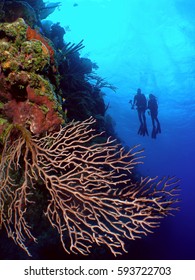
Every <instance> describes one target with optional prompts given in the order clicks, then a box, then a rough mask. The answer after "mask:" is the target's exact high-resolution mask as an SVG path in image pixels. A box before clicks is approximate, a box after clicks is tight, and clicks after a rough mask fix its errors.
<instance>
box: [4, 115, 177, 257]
mask: <svg viewBox="0 0 195 280" xmlns="http://www.w3.org/2000/svg"><path fill="white" fill-rule="evenodd" d="M93 122H94V120H93V119H88V120H86V121H84V122H76V123H74V122H72V123H70V124H68V125H67V126H66V127H64V128H62V129H61V130H60V131H58V132H55V133H51V134H48V135H46V136H44V137H41V138H40V137H37V136H31V135H30V133H29V131H26V129H24V128H23V127H20V126H18V125H17V126H16V125H15V126H13V127H12V129H10V131H9V133H8V134H7V137H6V139H5V145H4V149H3V152H2V159H1V164H0V170H1V173H0V177H1V188H0V204H1V224H3V225H4V226H5V228H6V230H7V233H8V235H9V236H10V237H12V238H13V239H14V241H15V242H16V243H17V244H18V245H19V246H20V247H21V248H23V249H24V250H25V251H26V252H27V253H28V254H30V253H29V251H28V248H27V247H26V246H25V241H26V238H31V239H32V238H33V239H34V240H35V238H34V237H33V235H32V233H31V231H30V226H29V225H28V224H27V222H26V216H27V215H28V205H29V204H30V203H33V201H32V199H31V196H32V193H33V192H34V191H36V183H37V181H38V180H42V182H43V183H44V185H45V188H47V190H48V191H49V194H50V199H49V201H48V207H47V210H46V213H45V214H46V216H47V217H48V219H49V221H50V223H51V225H52V226H54V227H55V228H57V230H58V232H59V234H60V239H61V242H62V245H63V247H64V249H65V251H66V252H73V253H77V252H79V253H82V254H88V253H90V248H91V246H92V244H93V243H96V244H98V245H101V244H104V245H107V246H108V247H109V249H110V250H111V252H112V253H113V254H114V255H116V254H119V253H120V252H121V250H124V251H125V243H124V240H125V239H135V238H140V237H141V236H142V235H144V234H147V232H151V231H152V229H153V228H154V227H156V226H158V224H159V219H160V218H161V217H163V216H166V215H167V214H169V213H171V212H172V210H175V208H174V206H172V203H173V202H175V198H174V196H175V195H177V188H176V186H177V181H175V180H173V179H171V178H168V179H164V180H160V181H157V180H156V178H153V179H152V178H149V177H148V178H142V179H141V181H140V182H136V183H135V182H133V181H132V180H131V177H130V174H131V171H132V169H133V168H134V166H135V165H136V164H137V163H138V162H139V157H137V156H138V155H139V153H140V152H139V151H134V152H133V149H132V150H131V151H130V152H129V153H125V152H124V149H123V148H122V147H120V146H118V145H117V144H114V143H113V141H112V140H111V139H108V140H107V142H106V143H102V144H95V143H94V144H92V141H93V140H94V137H96V136H97V135H93V134H92V129H90V125H92V123H93ZM12 139H14V141H13V140H12ZM16 174H22V177H20V180H18V179H17V178H16Z"/></svg>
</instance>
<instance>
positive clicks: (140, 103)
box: [129, 88, 148, 136]
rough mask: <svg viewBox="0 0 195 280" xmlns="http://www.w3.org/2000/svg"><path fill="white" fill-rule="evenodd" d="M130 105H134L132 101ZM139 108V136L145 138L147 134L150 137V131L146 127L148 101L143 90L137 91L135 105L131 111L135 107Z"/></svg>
mask: <svg viewBox="0 0 195 280" xmlns="http://www.w3.org/2000/svg"><path fill="white" fill-rule="evenodd" d="M129 103H131V104H132V101H131V100H130V101H129ZM135 105H136V106H137V112H138V118H139V121H140V127H139V130H138V134H140V135H142V136H145V134H147V135H148V129H147V125H146V116H145V112H146V109H147V101H146V97H145V95H144V94H143V93H142V92H141V89H140V88H138V89H137V94H136V95H135V96H134V100H133V104H132V107H131V109H134V106H135Z"/></svg>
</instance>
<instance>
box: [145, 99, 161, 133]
mask: <svg viewBox="0 0 195 280" xmlns="http://www.w3.org/2000/svg"><path fill="white" fill-rule="evenodd" d="M148 109H149V110H150V111H149V114H150V116H151V119H152V126H153V129H152V138H156V134H157V133H161V127H160V122H159V120H158V103H157V100H156V97H155V96H154V95H153V94H150V95H149V100H148Z"/></svg>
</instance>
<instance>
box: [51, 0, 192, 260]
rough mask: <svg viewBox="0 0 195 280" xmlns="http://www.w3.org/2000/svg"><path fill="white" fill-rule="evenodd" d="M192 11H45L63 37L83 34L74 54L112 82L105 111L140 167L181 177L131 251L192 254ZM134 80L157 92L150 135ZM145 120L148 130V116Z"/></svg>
mask: <svg viewBox="0 0 195 280" xmlns="http://www.w3.org/2000/svg"><path fill="white" fill-rule="evenodd" d="M52 2H55V1H52ZM56 2H57V1H56ZM194 12H195V2H194V1H193V0H158V1H156V0H120V1H118V0H79V1H72V0H66V1H62V3H61V6H60V9H59V10H56V11H55V12H54V13H53V14H51V15H50V16H49V17H48V18H47V19H49V20H52V21H53V22H60V25H61V26H62V27H65V29H66V31H67V32H66V34H65V36H64V40H65V41H66V42H69V41H70V42H72V43H78V42H80V41H81V40H82V39H84V45H85V48H84V49H83V50H81V51H80V53H81V56H82V57H88V58H90V59H91V60H92V61H94V62H96V63H97V65H98V66H99V69H98V70H97V73H98V75H100V76H101V77H103V78H106V79H107V81H108V82H109V83H111V84H113V85H114V86H116V87H117V91H116V93H115V92H113V91H111V90H110V89H106V88H105V89H104V90H103V91H104V93H105V102H106V104H107V103H109V109H108V114H110V115H111V116H112V119H113V122H114V123H115V130H116V132H117V134H118V136H119V137H120V139H121V141H122V144H123V145H124V146H129V147H132V146H134V145H136V144H140V145H141V147H142V148H144V150H145V151H144V155H145V156H146V157H145V160H144V164H143V165H140V167H139V170H140V172H142V174H143V175H148V176H156V175H158V176H159V177H162V176H164V175H170V176H173V175H175V176H176V177H178V178H181V203H180V208H181V210H180V212H178V213H176V214H175V216H174V217H169V218H165V219H164V221H162V224H161V227H160V228H159V229H157V230H155V232H154V234H153V235H151V236H148V237H147V238H145V239H144V240H142V241H139V242H136V243H135V244H130V245H129V246H130V248H132V250H131V253H130V257H131V258H143V259H144V258H159V259H161V258H166V259H195V171H194V166H195V17H194ZM137 88H141V89H142V92H143V93H144V94H145V95H146V97H147V98H148V96H149V94H150V93H151V92H152V93H154V95H156V97H157V99H158V103H159V120H160V123H161V127H162V133H161V134H160V135H157V138H156V139H152V138H151V136H150V135H149V136H145V137H143V136H140V135H138V134H137V130H138V128H139V121H138V116H137V112H136V110H131V106H130V104H129V100H130V99H133V97H134V95H135V93H136V91H137ZM147 124H148V130H149V133H150V134H151V130H152V126H151V119H150V116H147Z"/></svg>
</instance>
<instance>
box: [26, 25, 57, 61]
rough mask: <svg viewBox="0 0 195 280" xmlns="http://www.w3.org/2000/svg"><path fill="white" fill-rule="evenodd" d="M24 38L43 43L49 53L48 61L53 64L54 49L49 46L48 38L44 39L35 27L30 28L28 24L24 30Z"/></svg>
mask: <svg viewBox="0 0 195 280" xmlns="http://www.w3.org/2000/svg"><path fill="white" fill-rule="evenodd" d="M26 38H27V39H28V40H33V39H34V40H39V41H41V42H42V43H43V45H44V46H45V47H46V48H47V50H48V52H49V55H50V62H51V63H52V64H54V62H55V60H54V50H53V48H52V47H51V46H50V44H49V43H48V40H47V39H45V38H44V37H43V36H41V34H39V33H38V32H37V31H36V30H35V29H32V28H30V26H28V28H27V31H26Z"/></svg>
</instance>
